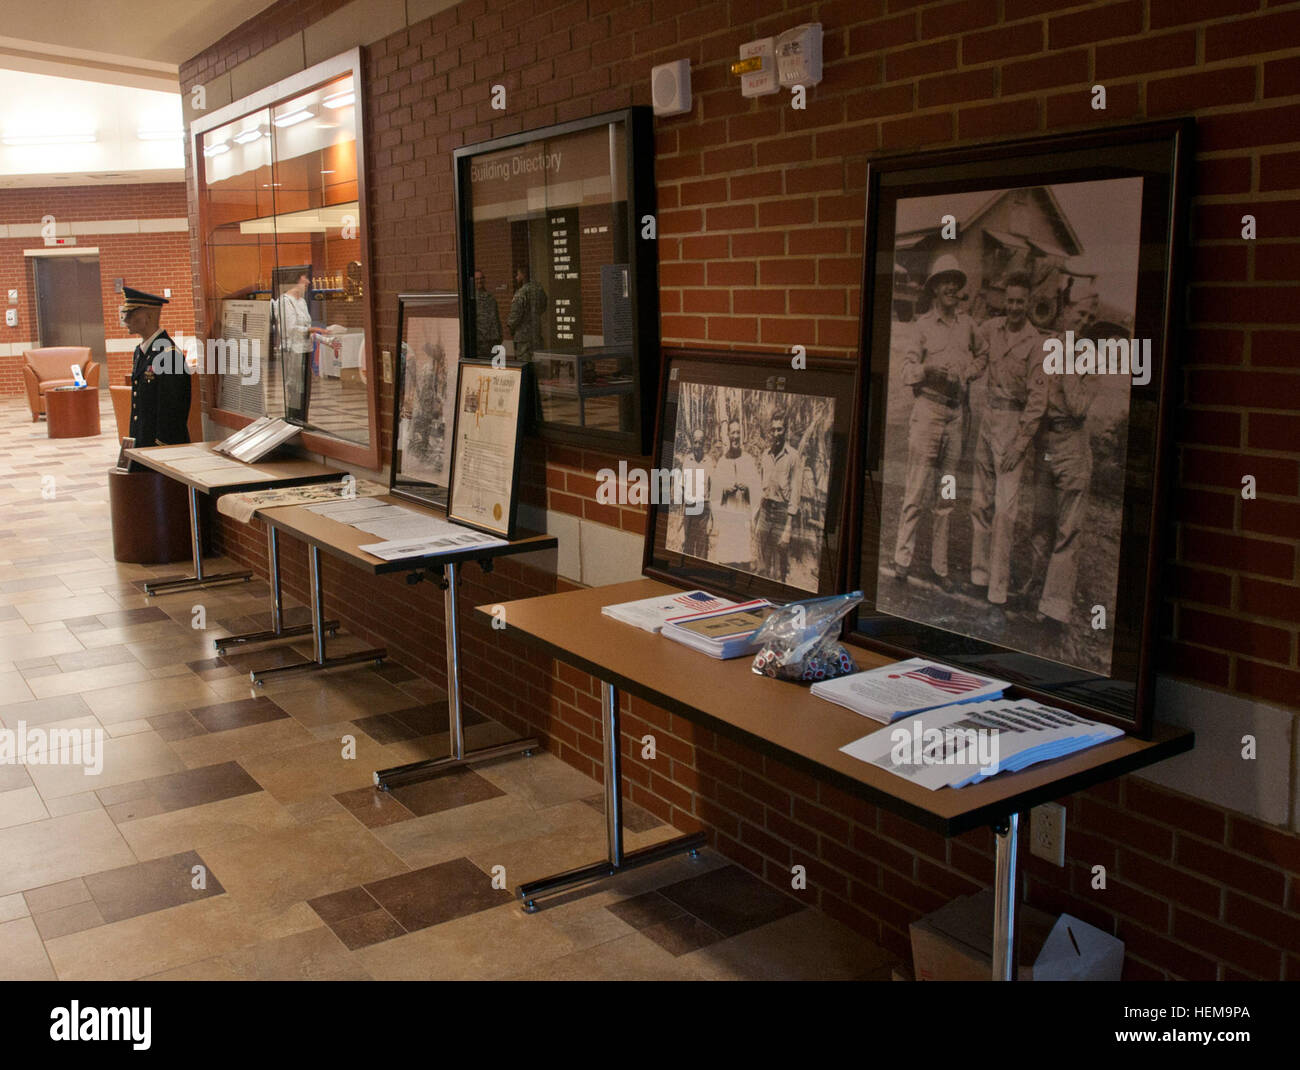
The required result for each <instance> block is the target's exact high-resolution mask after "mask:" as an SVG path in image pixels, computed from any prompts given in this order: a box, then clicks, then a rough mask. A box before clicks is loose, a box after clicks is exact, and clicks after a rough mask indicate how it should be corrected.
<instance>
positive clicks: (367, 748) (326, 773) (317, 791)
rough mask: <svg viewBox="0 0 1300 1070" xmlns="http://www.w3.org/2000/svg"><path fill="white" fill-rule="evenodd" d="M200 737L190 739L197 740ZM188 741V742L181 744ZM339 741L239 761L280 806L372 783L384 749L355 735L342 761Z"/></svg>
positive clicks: (382, 765)
mask: <svg viewBox="0 0 1300 1070" xmlns="http://www.w3.org/2000/svg"><path fill="white" fill-rule="evenodd" d="M197 738H200V737H197V736H196V737H192V739H197ZM182 742H187V741H182ZM343 751H344V746H343V744H341V743H340V742H339V741H338V740H328V739H327V740H321V741H320V742H313V743H308V744H306V745H304V746H301V747H294V748H292V749H290V750H279V751H275V752H274V753H271V754H257V755H254V756H251V757H248V758H245V759H241V760H240V764H241V765H242V766H243V767H244V768H245V769H246V770H248V773H249V775H250V776H251V777H252V778H253V779H254V780H256V781H257V782H258V783H259V784H261V785H262V787H263V788H265V789H266V790H267V791H269V792H270V793H271V794H272V795H274V796H275V797H276V798H277V799H279V800H280V802H282V803H291V802H302V801H303V800H304V799H310V798H315V797H317V796H320V795H336V794H338V793H339V792H341V791H348V790H350V789H352V788H363V787H367V786H368V785H370V784H373V783H374V771H375V770H376V769H383V768H384V764H383V763H384V752H383V748H382V747H381V746H380V745H379V744H378V743H375V742H374V741H373V740H371V739H370V738H369V737H368V736H366V735H364V734H362V733H360V732H358V733H357V736H356V743H355V753H356V757H355V758H344V757H343V756H342V755H343Z"/></svg>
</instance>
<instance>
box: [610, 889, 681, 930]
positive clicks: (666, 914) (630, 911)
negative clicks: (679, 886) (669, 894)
mask: <svg viewBox="0 0 1300 1070" xmlns="http://www.w3.org/2000/svg"><path fill="white" fill-rule="evenodd" d="M605 909H606V910H608V911H609V912H610V913H611V914H613V915H614V916H615V917H616V918H618V920H619V921H622V922H625V923H626V924H628V925H630V926H632V928H634V929H648V928H649V927H650V926H651V925H659V924H662V923H663V922H665V921H668V920H670V919H672V918H678V917H681V916H682V915H683V914H685V913H686V911H685V910H683V909H682V908H681V907H680V906H678V905H677V904H676V903H674V902H673V901H672V900H671V899H665V898H664V897H663V896H662V895H660V894H659V893H658V892H645V893H644V894H643V895H634V896H633V897H632V898H631V899H624V900H623V901H622V902H621V903H611V904H609V906H607V907H606V908H605Z"/></svg>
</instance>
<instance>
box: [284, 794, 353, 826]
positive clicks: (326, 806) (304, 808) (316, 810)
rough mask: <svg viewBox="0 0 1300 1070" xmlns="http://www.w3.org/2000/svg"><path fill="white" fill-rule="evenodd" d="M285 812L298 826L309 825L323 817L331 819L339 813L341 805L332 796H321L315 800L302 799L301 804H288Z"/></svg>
mask: <svg viewBox="0 0 1300 1070" xmlns="http://www.w3.org/2000/svg"><path fill="white" fill-rule="evenodd" d="M285 810H286V812H288V813H289V815H290V816H292V817H293V819H294V820H295V821H296V822H298V824H300V825H310V824H311V823H312V822H314V821H319V820H320V819H321V818H323V817H333V816H334V815H335V814H338V813H341V812H342V810H343V804H342V803H340V802H339V801H338V800H337V799H336V798H334V796H332V795H321V796H318V797H317V798H315V799H304V800H303V801H302V802H296V803H288V804H287V805H286V806H285Z"/></svg>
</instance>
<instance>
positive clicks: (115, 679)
mask: <svg viewBox="0 0 1300 1070" xmlns="http://www.w3.org/2000/svg"><path fill="white" fill-rule="evenodd" d="M149 679H152V677H151V676H150V674H149V670H148V669H146V668H145V667H144V666H143V665H137V664H135V663H134V662H124V663H123V664H121V665H99V666H96V667H95V668H93V669H80V670H78V671H77V672H60V673H55V674H54V675H52V676H38V677H37V678H36V679H35V680H32V681H30V682H29V683H28V685H27V686H28V687H30V688H31V690H32V694H33V695H34V696H35V697H36V698H54V697H55V696H56V695H74V694H80V693H81V692H83V691H96V690H99V689H100V688H104V687H124V685H129V684H132V683H134V682H135V681H137V680H149Z"/></svg>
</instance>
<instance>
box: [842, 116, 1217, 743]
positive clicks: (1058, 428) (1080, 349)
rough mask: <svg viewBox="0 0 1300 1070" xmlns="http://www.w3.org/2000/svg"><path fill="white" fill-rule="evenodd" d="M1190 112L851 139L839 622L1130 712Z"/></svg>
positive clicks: (1153, 554) (1153, 527) (1135, 722)
mask: <svg viewBox="0 0 1300 1070" xmlns="http://www.w3.org/2000/svg"><path fill="white" fill-rule="evenodd" d="M1191 125H1192V124H1191V123H1190V122H1189V121H1172V122H1161V123H1150V124H1144V125H1140V126H1131V127H1124V128H1120V129H1114V130H1106V131H1099V132H1094V133H1087V134H1079V135H1067V136H1055V137H1049V138H1040V139H1034V140H1027V141H1019V142H1014V143H1009V144H1003V145H989V146H980V147H978V148H972V149H965V150H957V151H947V150H945V151H942V152H937V153H928V154H925V155H920V156H910V157H896V158H889V159H882V160H875V161H872V162H871V164H870V167H869V171H868V179H867V198H868V200H867V232H866V254H867V255H866V264H865V278H864V283H863V298H862V349H863V352H864V354H866V360H867V367H866V375H867V378H866V379H865V380H864V389H863V400H864V412H863V419H864V421H865V424H864V428H865V433H864V434H863V435H862V441H861V446H860V456H859V467H858V470H857V475H856V476H855V491H856V508H855V509H854V520H853V523H854V540H853V547H854V549H853V551H852V552H851V555H850V556H851V558H852V561H851V571H850V578H849V582H850V584H851V585H856V586H859V587H861V588H862V590H863V591H864V593H865V596H866V598H865V601H864V602H863V604H862V606H861V607H860V608H859V610H858V613H857V615H856V619H855V620H854V621H853V622H852V623H851V626H850V636H851V637H852V638H856V639H857V640H859V641H860V642H861V643H862V644H863V645H866V646H869V647H871V648H873V649H877V650H882V651H885V652H888V653H893V654H897V655H900V656H910V655H914V654H916V655H921V656H924V657H933V658H938V659H941V660H943V661H947V662H949V663H954V664H957V665H961V666H969V667H970V668H972V669H974V670H978V671H982V672H987V673H989V674H991V675H994V676H997V677H999V678H1001V679H1004V680H1010V681H1012V682H1013V683H1015V684H1016V685H1018V687H1019V688H1020V689H1021V691H1023V692H1024V693H1025V694H1027V695H1029V696H1030V697H1033V698H1037V699H1040V700H1041V701H1043V702H1046V703H1048V704H1050V705H1060V706H1067V707H1069V708H1072V709H1074V710H1075V711H1076V712H1078V713H1081V714H1084V715H1087V716H1091V717H1096V718H1099V719H1102V720H1106V721H1109V722H1111V723H1114V724H1117V725H1119V726H1121V727H1123V728H1125V729H1126V730H1129V731H1133V732H1136V733H1137V734H1140V735H1144V736H1145V735H1148V734H1149V732H1150V724H1151V705H1152V701H1153V686H1154V675H1153V666H1152V660H1151V658H1150V653H1151V650H1152V648H1153V645H1154V641H1155V638H1156V617H1157V611H1158V605H1159V598H1158V576H1159V573H1160V571H1161V562H1162V561H1163V560H1164V557H1163V555H1162V550H1161V536H1162V532H1163V524H1162V499H1163V497H1164V493H1163V491H1164V487H1163V483H1164V476H1165V469H1166V467H1167V463H1166V462H1167V452H1168V427H1167V425H1168V421H1169V411H1170V410H1169V406H1170V394H1171V389H1170V388H1171V384H1172V383H1173V382H1174V381H1175V380H1176V375H1175V373H1174V367H1173V360H1174V353H1175V352H1176V348H1175V346H1174V339H1173V337H1172V331H1173V325H1174V324H1177V323H1178V322H1179V309H1178V304H1179V295H1180V294H1181V292H1182V291H1181V284H1180V281H1179V268H1180V263H1181V260H1180V257H1179V256H1178V255H1177V250H1178V245H1179V236H1180V235H1182V234H1184V233H1185V232H1186V225H1187V220H1186V191H1185V189H1184V185H1185V176H1186V174H1187V167H1188V160H1189V158H1190V156H1189V152H1190V149H1189V142H1190V137H1191Z"/></svg>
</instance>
